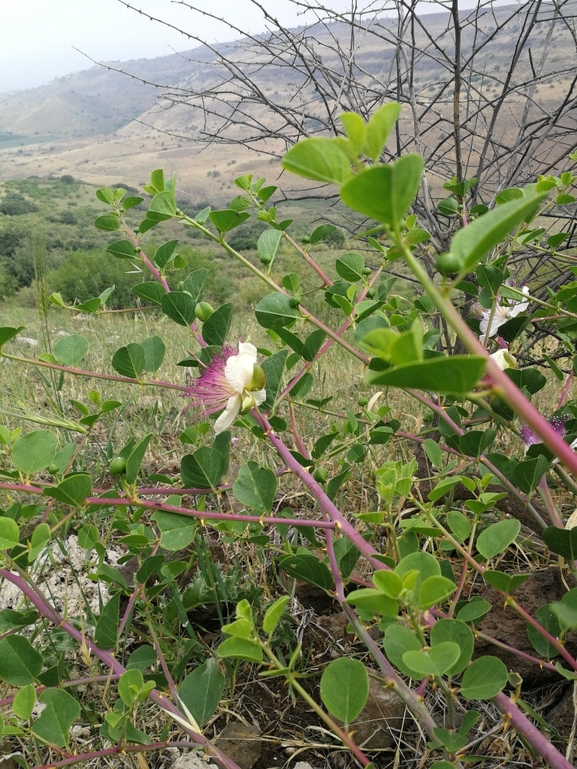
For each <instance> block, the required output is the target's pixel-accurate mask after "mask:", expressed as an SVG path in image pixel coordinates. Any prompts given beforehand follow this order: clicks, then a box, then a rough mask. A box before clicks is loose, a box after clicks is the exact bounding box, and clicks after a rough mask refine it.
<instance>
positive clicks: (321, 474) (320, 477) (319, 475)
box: [313, 467, 328, 483]
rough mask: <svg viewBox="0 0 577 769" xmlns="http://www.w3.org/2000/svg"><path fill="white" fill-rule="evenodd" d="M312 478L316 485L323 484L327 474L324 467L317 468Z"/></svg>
mask: <svg viewBox="0 0 577 769" xmlns="http://www.w3.org/2000/svg"><path fill="white" fill-rule="evenodd" d="M313 478H314V479H315V481H316V482H317V483H325V481H326V480H327V478H328V473H327V471H326V470H325V468H324V467H317V468H316V469H315V471H314V473H313Z"/></svg>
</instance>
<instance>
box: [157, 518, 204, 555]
mask: <svg viewBox="0 0 577 769" xmlns="http://www.w3.org/2000/svg"><path fill="white" fill-rule="evenodd" d="M152 520H153V521H156V523H157V525H158V528H159V529H160V535H161V537H160V545H161V547H163V548H164V549H165V550H171V551H177V550H184V548H185V547H188V546H189V545H190V543H191V542H192V541H193V540H194V537H195V535H196V521H195V520H194V518H191V517H189V516H187V515H178V514H177V513H165V512H164V511H162V510H158V511H157V512H156V513H154V515H153V516H152Z"/></svg>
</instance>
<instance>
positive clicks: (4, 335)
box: [0, 326, 24, 347]
mask: <svg viewBox="0 0 577 769" xmlns="http://www.w3.org/2000/svg"><path fill="white" fill-rule="evenodd" d="M23 328H24V326H18V328H14V327H13V326H1V327H0V347H2V345H3V344H6V342H8V341H9V340H10V339H14V337H15V336H18V334H19V333H20V332H21V331H22V329H23Z"/></svg>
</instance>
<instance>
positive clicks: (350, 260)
mask: <svg viewBox="0 0 577 769" xmlns="http://www.w3.org/2000/svg"><path fill="white" fill-rule="evenodd" d="M335 268H336V270H337V273H338V275H339V277H341V278H342V279H343V280H347V281H349V282H350V283H355V282H356V281H357V280H362V278H363V277H364V276H363V270H364V269H365V260H364V259H363V257H362V256H361V255H360V254H357V253H356V252H354V251H351V252H349V253H348V254H343V255H342V256H339V258H338V259H337V261H336V264H335Z"/></svg>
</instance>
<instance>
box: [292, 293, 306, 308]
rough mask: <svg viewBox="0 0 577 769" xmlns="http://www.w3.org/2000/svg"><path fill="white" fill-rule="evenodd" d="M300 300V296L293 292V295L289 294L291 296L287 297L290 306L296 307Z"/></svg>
mask: <svg viewBox="0 0 577 769" xmlns="http://www.w3.org/2000/svg"><path fill="white" fill-rule="evenodd" d="M302 300H303V298H302V296H299V295H298V294H295V295H294V296H291V298H290V299H289V305H290V306H291V307H298V306H299V304H300V303H301V302H302Z"/></svg>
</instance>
